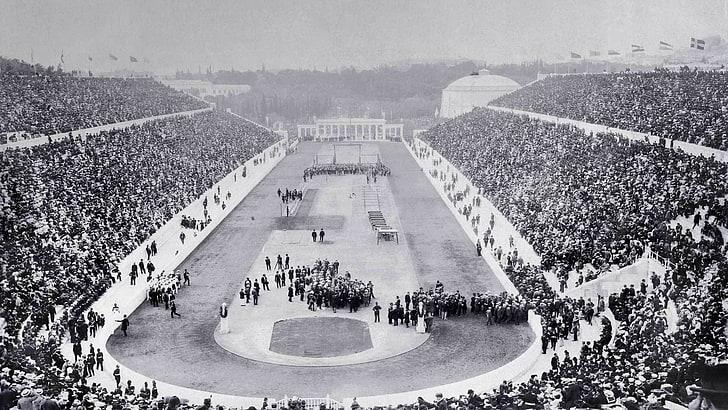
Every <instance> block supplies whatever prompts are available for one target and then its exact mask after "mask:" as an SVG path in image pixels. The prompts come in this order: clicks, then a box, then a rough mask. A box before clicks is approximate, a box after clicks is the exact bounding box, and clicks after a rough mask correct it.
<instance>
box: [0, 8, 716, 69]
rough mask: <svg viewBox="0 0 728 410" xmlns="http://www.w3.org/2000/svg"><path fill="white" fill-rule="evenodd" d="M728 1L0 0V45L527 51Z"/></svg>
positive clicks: (589, 43)
mask: <svg viewBox="0 0 728 410" xmlns="http://www.w3.org/2000/svg"><path fill="white" fill-rule="evenodd" d="M726 1H728V0H636V1H626V0H614V1H610V0H569V1H567V0H530V1H525V0H502V1H488V0H479V1H455V0H444V1H396V0H374V1H351V0H349V1H319V0H316V1H305V0H288V1H280V0H264V1H178V0H174V1H172V0H168V1H156V0H140V1H126V0H113V1H97V0H93V1H92V0H87V1H77V0H63V1H57V0H53V1H28V0H18V1H14V0H0V55H5V56H10V57H19V58H22V59H24V60H30V55H31V49H32V51H33V56H34V60H35V61H36V62H40V63H42V64H57V63H58V62H59V58H60V54H61V51H63V54H64V60H65V67H66V68H67V69H71V68H75V67H82V68H87V67H88V60H87V58H88V56H89V55H90V56H92V57H93V59H94V62H93V65H94V66H93V68H94V70H95V71H105V70H108V69H110V68H113V67H123V66H129V65H130V63H129V56H130V55H132V56H135V57H138V58H139V60H140V61H142V59H143V58H146V59H148V60H149V61H150V62H149V63H148V66H149V67H150V68H151V69H155V70H158V71H165V72H170V71H174V70H175V69H176V68H190V69H192V70H193V71H194V70H197V67H198V65H202V66H203V67H206V66H207V65H208V64H211V65H212V66H213V68H215V69H217V68H230V67H235V68H237V69H247V68H256V69H257V68H260V67H261V65H262V64H265V65H266V67H267V68H273V69H275V68H299V67H302V68H312V67H314V66H316V67H317V68H323V67H325V66H327V67H329V68H337V67H342V66H351V65H353V66H357V67H371V66H376V65H379V64H382V63H389V62H397V61H401V60H406V59H417V60H433V59H440V58H472V59H478V60H486V61H488V62H502V61H513V62H518V61H522V60H525V59H530V58H533V57H544V58H547V59H554V58H555V57H557V56H568V53H569V51H576V52H581V53H588V50H590V49H601V50H603V51H604V50H606V49H617V50H620V51H625V50H628V49H629V47H630V44H640V45H643V46H645V47H646V48H648V52H649V51H650V49H655V48H656V47H657V42H658V41H660V40H664V41H668V42H671V43H673V44H674V45H675V46H676V48H677V47H678V46H686V45H688V43H689V38H690V37H703V36H709V35H716V34H719V35H722V36H723V38H728V16H726V10H725V7H726ZM109 53H111V54H114V55H116V56H118V57H119V59H120V61H119V62H117V63H112V62H111V61H110V59H109V57H108V55H109ZM140 65H141V64H140ZM203 69H204V68H203Z"/></svg>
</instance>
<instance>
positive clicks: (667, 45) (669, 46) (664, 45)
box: [660, 41, 672, 50]
mask: <svg viewBox="0 0 728 410" xmlns="http://www.w3.org/2000/svg"><path fill="white" fill-rule="evenodd" d="M660 50H672V44H670V43H667V42H665V41H660Z"/></svg>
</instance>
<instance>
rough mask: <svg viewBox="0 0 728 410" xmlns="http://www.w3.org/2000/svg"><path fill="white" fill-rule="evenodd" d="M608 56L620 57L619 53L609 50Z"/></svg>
mask: <svg viewBox="0 0 728 410" xmlns="http://www.w3.org/2000/svg"><path fill="white" fill-rule="evenodd" d="M607 54H609V55H610V56H618V55H619V51H616V50H609V51H607Z"/></svg>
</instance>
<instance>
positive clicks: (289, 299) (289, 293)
mask: <svg viewBox="0 0 728 410" xmlns="http://www.w3.org/2000/svg"><path fill="white" fill-rule="evenodd" d="M288 301H289V302H293V284H291V285H289V286H288Z"/></svg>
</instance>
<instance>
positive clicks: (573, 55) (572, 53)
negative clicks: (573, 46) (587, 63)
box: [571, 51, 581, 58]
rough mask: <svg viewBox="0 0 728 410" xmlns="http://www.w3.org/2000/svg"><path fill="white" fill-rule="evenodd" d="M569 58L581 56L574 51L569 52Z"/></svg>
mask: <svg viewBox="0 0 728 410" xmlns="http://www.w3.org/2000/svg"><path fill="white" fill-rule="evenodd" d="M571 58H581V54H577V53H575V52H573V51H572V52H571Z"/></svg>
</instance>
